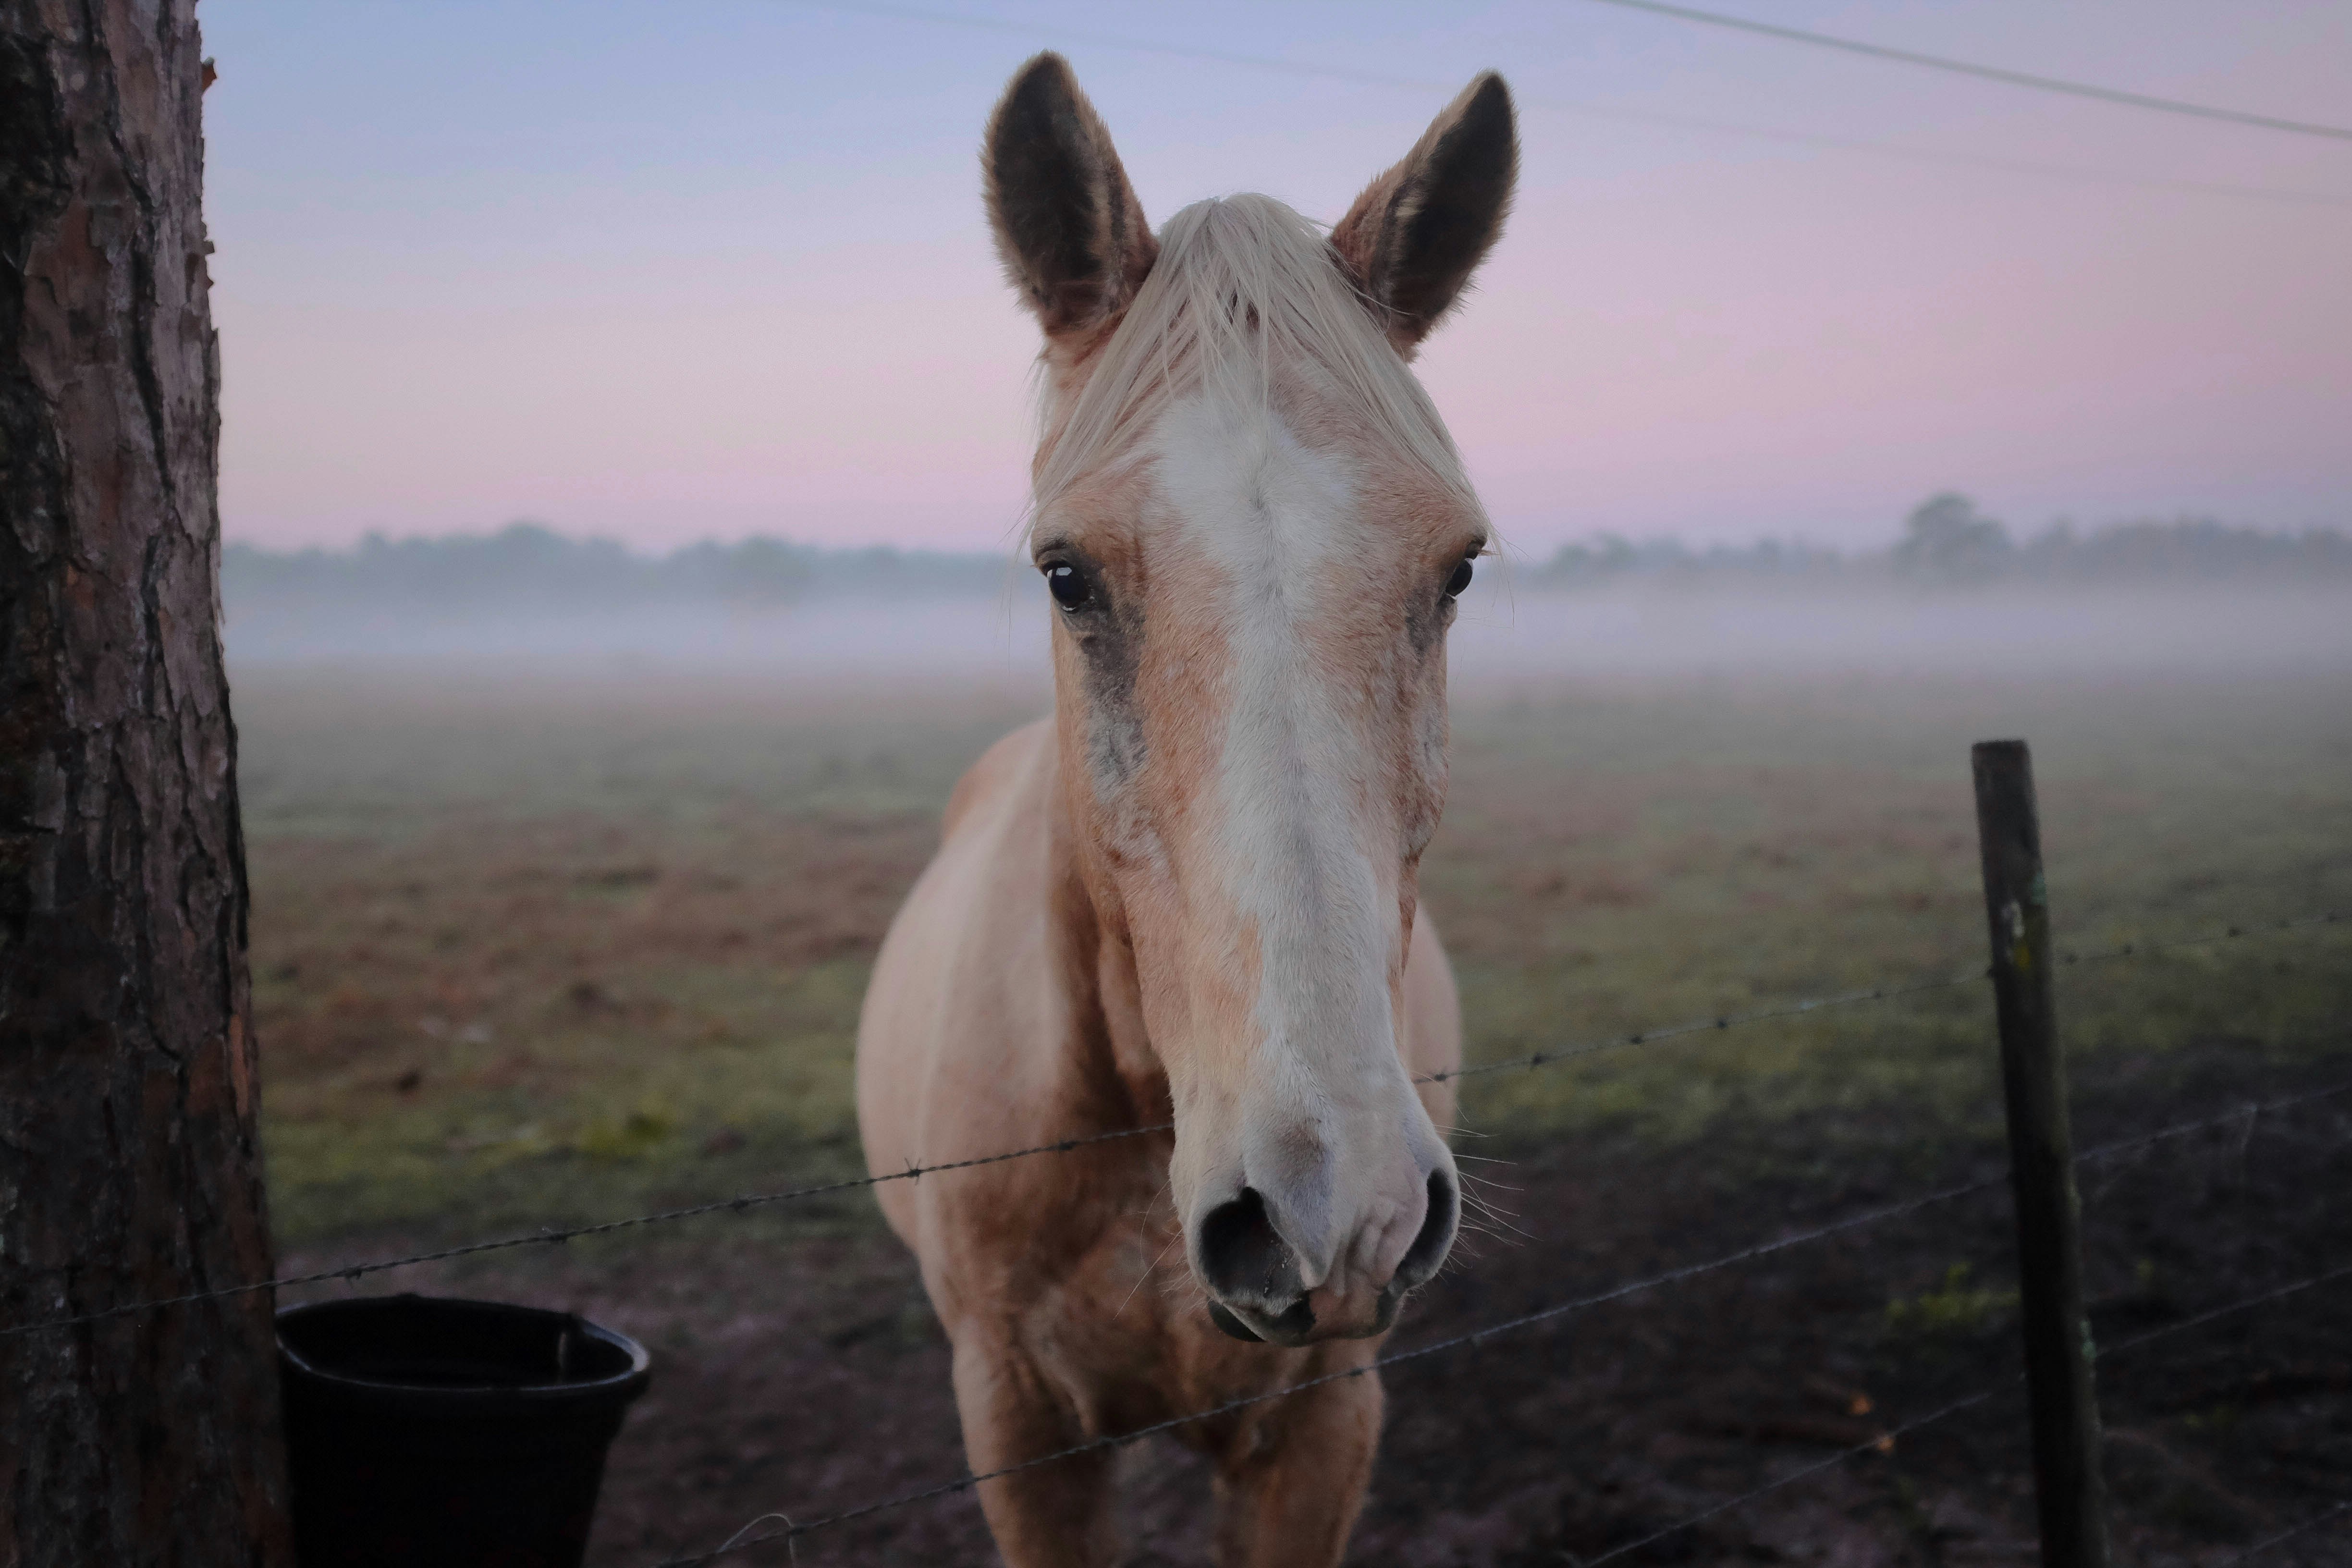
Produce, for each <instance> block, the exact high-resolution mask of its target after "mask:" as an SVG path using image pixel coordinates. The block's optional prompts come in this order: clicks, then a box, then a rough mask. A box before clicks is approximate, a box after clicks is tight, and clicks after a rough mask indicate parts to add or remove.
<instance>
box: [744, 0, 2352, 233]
mask: <svg viewBox="0 0 2352 1568" xmlns="http://www.w3.org/2000/svg"><path fill="white" fill-rule="evenodd" d="M782 3H783V4H788V5H797V6H799V7H801V8H803V9H804V10H812V11H830V12H834V13H835V14H837V15H843V16H871V17H877V18H881V19H884V20H888V21H898V22H913V23H919V24H922V25H925V26H938V27H957V28H962V29H964V30H966V31H971V32H982V33H994V34H997V35H1000V36H1009V37H1023V38H1029V39H1034V40H1048V39H1050V40H1053V41H1056V42H1062V43H1068V44H1085V45H1089V46H1092V47H1097V48H1105V49H1117V50H1119V51H1121V52H1123V53H1129V54H1139V55H1158V56H1161V57H1163V58H1171V59H1185V60H1201V61H1203V62H1205V63H1208V64H1211V65H1225V66H1238V67H1240V68H1243V69H1245V70H1257V71H1267V72H1271V73H1273V74H1276V75H1279V76H1289V77H1300V78H1306V79H1311V80H1321V81H1335V82H1346V83H1349V84H1351V85H1354V86H1358V87H1379V88H1391V89H1402V90H1407V91H1412V92H1433V93H1446V94H1450V93H1452V92H1454V91H1455V90H1456V89H1458V88H1459V87H1460V86H1461V84H1460V83H1459V82H1444V81H1437V80H1434V79H1427V78H1418V77H1403V76H1394V75H1391V74H1389V73H1387V72H1383V71H1367V70H1358V69H1355V68H1351V67H1347V66H1334V65H1323V64H1318V63H1315V62H1313V61H1307V60H1289V59H1283V58H1279V57H1276V56H1269V55H1250V54H1243V53H1240V52H1237V51H1235V50H1232V49H1215V48H1205V47H1193V46H1190V45H1184V44H1165V43H1158V42H1155V41H1153V40H1151V39H1149V38H1138V37H1129V36H1127V35H1122V34H1118V33H1106V32H1101V31H1097V30H1093V29H1087V28H1073V27H1064V26H1045V25H1034V26H1033V25H1030V24H1027V23H1022V22H1007V21H1003V20H1000V19H998V18H996V17H993V16H953V15H950V14H948V13H944V12H939V11H927V10H922V9H920V8H919V7H916V6H912V5H892V4H888V3H887V0H782ZM1515 97H1516V99H1517V102H1518V103H1519V104H1520V105H1521V106H1522V107H1524V108H1527V109H1532V110H1545V111H1548V112H1550V113H1556V114H1572V115H1576V116H1579V117H1580V118H1583V119H1588V120H1602V121H1616V122H1619V123H1622V124H1630V125H1650V126H1657V127H1662V128H1664V129H1667V130H1673V131H1696V132H1702V133H1704V134H1708V135H1717V136H1739V137H1745V138H1748V139H1749V140H1752V141H1758V142H1780V143H1781V144H1783V145H1787V146H1795V147H1813V148H1819V149H1822V151H1825V152H1832V153H1855V154H1859V155H1861V156H1864V157H1872V158H1886V159H1893V160H1895V161H1896V162H1898V163H1927V164H1930V165H1935V166H1939V167H1943V168H1959V169H1982V170H1989V171H1990V172H1992V173H1995V174H2027V175H2032V176H2034V177H2037V178H2042V179H2054V180H2064V181H2068V182H2071V183H2074V184H2093V185H2118V186H2124V187H2127V188H2131V189H2137V190H2150V191H2178V192H2182V193H2186V194H2189V195H2219V196H2236V197H2242V198H2247V199H2252V200H2255V201H2267V202H2281V203H2285V204H2288V205H2295V206H2314V207H2334V208H2336V209H2339V210H2342V209H2347V208H2352V198H2347V197H2345V196H2342V195H2336V194H2335V193H2332V192H2325V191H2293V190H2276V189H2268V188H2265V187H2263V186H2259V185H2235V184H2221V183H2218V182H2214V181H2206V180H2168V179H2163V178H2151V177H2146V176H2141V175H2136V174H2111V173H2108V172H2106V171H2105V170H2100V169H2084V168H2077V167H2074V166H2071V165H2068V164H2063V163H2040V162H2036V161H2033V160H2031V159H2023V158H2003V157H1998V156H1993V155H1990V154H1986V153H1963V152H1956V151H1952V150H1948V149H1944V148H1935V147H1913V146H1907V145H1905V144H1903V143H1900V142H1876V141H1869V140H1864V139H1863V138H1859V137H1846V136H1824V135H1818V134H1815V133H1813V132H1804V131H1787V130H1780V129H1777V128H1774V127H1771V126H1763V125H1745V124H1740V123H1738V122H1737V121H1723V120H1714V119H1709V118H1707V117H1706V116H1704V115H1693V114H1675V113H1671V112H1667V111H1664V110H1643V109H1626V108H1622V107H1619V106H1615V105H1608V104H1598V103H1579V102H1573V101H1570V100H1562V99H1552V98H1543V97H1528V96H1525V95H1515Z"/></svg>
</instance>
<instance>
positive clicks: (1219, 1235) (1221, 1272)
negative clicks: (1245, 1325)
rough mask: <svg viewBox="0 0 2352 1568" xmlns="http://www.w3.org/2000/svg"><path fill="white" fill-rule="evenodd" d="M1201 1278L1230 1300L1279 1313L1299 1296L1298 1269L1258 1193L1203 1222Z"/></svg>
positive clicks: (1249, 1192) (1247, 1191)
mask: <svg viewBox="0 0 2352 1568" xmlns="http://www.w3.org/2000/svg"><path fill="white" fill-rule="evenodd" d="M1200 1254H1201V1278H1202V1281H1203V1282H1204V1283H1206V1284H1207V1285H1208V1287H1209V1289H1211V1290H1213V1291H1214V1292H1215V1293H1216V1294H1218V1295H1220V1296H1223V1297H1225V1298H1227V1299H1228V1300H1238V1301H1243V1302H1246V1303H1247V1304H1249V1305H1251V1306H1254V1307H1265V1308H1266V1309H1267V1310H1272V1311H1276V1312H1279V1311H1281V1310H1284V1309H1286V1308H1287V1307H1288V1306H1289V1305H1290V1304H1291V1302H1292V1301H1293V1300H1297V1297H1298V1295H1299V1293H1300V1292H1299V1284H1298V1263H1297V1259H1296V1258H1292V1257H1291V1256H1290V1248H1289V1247H1287V1246H1286V1245H1285V1244H1284V1242H1283V1239H1282V1237H1280V1236H1278V1235H1276V1232H1275V1228H1274V1221H1273V1220H1272V1219H1270V1218H1268V1217H1267V1215H1266V1212H1265V1199H1264V1198H1263V1197H1260V1196H1259V1195H1258V1192H1257V1189H1256V1188H1255V1187H1244V1188H1243V1189H1242V1191H1241V1195H1240V1196H1239V1197H1236V1198H1234V1199H1233V1200H1232V1201H1231V1202H1229V1203H1222V1204H1219V1205H1217V1206H1216V1207H1215V1208H1213V1209H1211V1210H1210V1211H1209V1215H1208V1217H1207V1218H1206V1219H1203V1220H1202V1222H1201V1242H1200Z"/></svg>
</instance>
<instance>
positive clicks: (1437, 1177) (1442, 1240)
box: [1396, 1171, 1462, 1290]
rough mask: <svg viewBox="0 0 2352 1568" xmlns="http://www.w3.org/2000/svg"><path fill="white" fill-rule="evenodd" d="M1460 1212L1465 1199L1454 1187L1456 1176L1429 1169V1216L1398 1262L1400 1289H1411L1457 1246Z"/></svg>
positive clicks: (1431, 1272)
mask: <svg viewBox="0 0 2352 1568" xmlns="http://www.w3.org/2000/svg"><path fill="white" fill-rule="evenodd" d="M1461 1212H1462V1199H1461V1196H1460V1194H1457V1193H1456V1192H1455V1191H1454V1178H1453V1177H1452V1176H1451V1175H1450V1174H1448V1173H1446V1172H1444V1171H1432V1172H1430V1173H1429V1217H1428V1218H1426V1219H1424V1220H1423V1221H1422V1222H1421V1234H1420V1235H1419V1236H1416V1237H1413V1238H1412V1246H1411V1247H1406V1248H1405V1253H1404V1257H1403V1258H1402V1260H1400V1261H1399V1262H1398V1264H1397V1271H1396V1288H1397V1289H1400V1290H1410V1289H1412V1288H1413V1287H1414V1286H1416V1285H1418V1284H1420V1283H1421V1282H1422V1281H1423V1280H1424V1279H1428V1278H1429V1277H1430V1276H1431V1275H1433V1274H1434V1273H1436V1272H1437V1266H1438V1265H1439V1264H1441V1263H1443V1262H1444V1261H1445V1254H1446V1252H1447V1250H1448V1249H1449V1248H1451V1247H1453V1245H1454V1222H1455V1221H1456V1220H1457V1219H1458V1218H1459V1217H1460V1216H1461Z"/></svg>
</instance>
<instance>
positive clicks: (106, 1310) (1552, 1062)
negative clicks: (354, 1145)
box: [0, 912, 2341, 1340]
mask: <svg viewBox="0 0 2352 1568" xmlns="http://www.w3.org/2000/svg"><path fill="white" fill-rule="evenodd" d="M2340 918H2341V917H2339V916H2337V915H2336V914H2334V913H2332V912H2330V913H2322V914H2317V915H2306V916H2304V917H2301V918H2299V919H2296V920H2290V921H2274V922H2272V923H2270V924H2266V925H2265V924H2249V925H2231V926H2228V927H2225V928H2224V929H2223V930H2222V931H2219V932H2214V933H2210V934H2207V935H2202V936H2190V937H2179V938H2174V939H2170V940H2168V941H2165V942H2125V943H2123V944H2121V945H2120V946H2116V947H2112V948H2105V949H2095V950H2093V951H2090V952H2062V953H2061V954H2060V955H2059V957H2060V962H2062V963H2069V964H2072V963H2103V962H2107V961H2110V960H2116V959H2124V958H2144V957H2147V956H2150V955H2152V954H2156V953H2162V952H2175V951H2178V950H2179V949H2183V948H2190V947H2203V946H2208V945H2210V944H2211V943H2214V942H2229V941H2233V940H2237V939H2241V938H2245V937H2257V936H2270V935H2274V934H2277V933H2279V932H2282V931H2296V930H2302V929H2305V928H2307V927H2313V926H2321V925H2332V924H2335V923H2336V922H2337V921H2338V920H2339V919H2340ZM1985 978H1987V975H1986V973H1985V972H1984V971H1981V970H1979V971H1976V972H1973V973H1967V974H1958V975H1952V976H1948V977H1946V978H1942V979H1929V980H1918V981H1910V982H1906V983H1902V984H1887V985H1877V986H1872V987H1870V988H1869V989H1867V990H1861V991H1847V992H1842V993H1839V994H1835V995H1831V996H1817V997H1811V998H1808V999H1806V1000H1803V1001H1798V1002H1787V1003H1780V1004H1776V1005H1771V1006H1768V1007H1759V1008H1755V1009H1752V1010H1750V1011H1748V1012H1745V1013H1729V1014H1723V1015H1720V1016H1717V1017H1714V1018H1711V1019H1703V1020H1700V1021H1697V1022H1694V1023H1685V1024H1674V1025H1669V1026H1665V1027H1664V1028H1655V1029H1645V1030H1642V1031H1640V1032H1638V1033H1635V1034H1631V1035H1620V1036H1616V1037H1612V1038H1610V1039H1605V1040H1596V1041H1592V1042H1591V1043H1589V1044H1585V1045H1580V1046H1570V1047H1563V1048H1560V1049H1558V1050H1552V1051H1537V1052H1534V1053H1532V1054H1531V1055H1528V1056H1524V1057H1513V1058H1508V1059H1507V1060H1504V1061H1499V1062H1486V1063H1481V1064H1479V1065H1477V1066H1475V1067H1466V1068H1449V1069H1447V1070H1446V1071H1444V1072H1436V1073H1429V1074H1426V1075H1423V1077H1420V1078H1416V1079H1413V1081H1414V1082H1415V1083H1444V1082H1448V1081H1451V1080H1453V1079H1465V1078H1475V1077H1479V1076H1481V1075H1483V1074H1486V1073H1494V1072H1502V1071H1506V1070H1508V1069H1512V1068H1517V1069H1521V1070H1532V1069H1534V1068H1542V1067H1551V1066H1556V1065H1558V1064H1559V1063H1561V1062H1565V1061H1573V1060H1575V1059H1577V1058H1581V1057H1588V1056H1591V1055H1594V1054H1595V1053H1597V1052H1601V1051H1605V1050H1612V1049H1615V1048H1619V1047H1628V1046H1644V1045H1654V1044H1657V1043H1659V1042H1661V1041H1664V1040H1671V1039H1677V1038H1681V1037H1685V1036H1688V1035H1696V1034H1703V1033H1705V1032H1706V1031H1709V1030H1717V1029H1731V1028H1737V1027H1739V1026H1743V1025H1747V1024H1756V1023H1762V1022H1764V1021H1766V1020H1769V1019H1773V1018H1791V1017H1800V1016H1804V1015H1806V1014H1809V1013H1817V1012H1822V1011H1825V1010H1828V1009H1831V1008H1836V1007H1849V1006H1854V1005H1860V1004H1863V1003H1866V1002H1885V1001H1892V1000H1894V999H1895V998H1897V997H1903V996H1915V995H1917V994H1921V993H1923V992H1928V991H1940V990H1947V989H1949V988H1951V987H1954V986H1960V985H1968V984H1975V983H1977V982H1979V981H1982V980H1984V979H1985ZM2240 1113H2241V1114H2242V1112H2240ZM1174 1127H1175V1124H1174V1123H1173V1122H1168V1121H1160V1122H1154V1123H1152V1124H1150V1126H1146V1127H1121V1128H1115V1129H1112V1130H1111V1131H1107V1132H1089V1133H1086V1134H1083V1135H1080V1136H1076V1137H1071V1138H1064V1139H1059V1140H1057V1141H1055V1142H1050V1143H1034V1144H1031V1145H1030V1146H1029V1147H1027V1148H1025V1149H1012V1150H1007V1151H1006V1152H1003V1153H1001V1154H982V1155H977V1156H975V1157H973V1158H971V1159H968V1160H945V1161H941V1162H940V1163H937V1164H932V1165H909V1166H908V1167H907V1168H906V1169H905V1170H903V1171H890V1172H886V1173H883V1174H881V1175H866V1176H850V1177H844V1178H843V1179H841V1180H839V1181H835V1182H817V1183H813V1184H808V1185H804V1186H798V1187H785V1188H781V1189H776V1190H772V1191H765V1192H751V1193H739V1194H736V1195H734V1196H732V1197H725V1198H714V1199H711V1200H710V1201H709V1202H707V1203H698V1204H688V1205H682V1206H680V1207H677V1208H667V1209H657V1210H655V1211H653V1212H652V1213H649V1214H640V1215H627V1216H625V1217H624V1218H621V1219H610V1220H600V1221H596V1222H594V1223H592V1224H588V1225H577V1226H542V1227H541V1228H540V1229H538V1230H535V1231H531V1232H529V1233H526V1234H521V1235H515V1236H505V1237H493V1238H491V1239H488V1240H485V1241H473V1242H467V1243H464V1244H462V1245H460V1246H457V1247H438V1248H436V1249H434V1250H431V1251H427V1252H416V1253H411V1254H409V1255H407V1256H405V1257H402V1258H376V1259H373V1260H372V1261H369V1262H365V1263H352V1264H345V1265H343V1266H341V1267H339V1268H320V1269H313V1270H311V1271H310V1272H308V1273H303V1274H289V1275H281V1276H279V1277H278V1278H275V1279H260V1280H254V1281H251V1282H248V1283H245V1284H237V1285H222V1286H216V1287H214V1288H212V1289H205V1290H190V1291H186V1292H184V1293H183V1294H180V1295H176V1296H160V1297H155V1298H152V1299H151V1300H142V1301H131V1302H126V1303H124V1304H122V1305H120V1306H114V1307H103V1308H100V1309H98V1310H94V1311H88V1312H79V1313H73V1314H70V1315H67V1316H61V1317H56V1318H46V1319H42V1320H40V1321H36V1322H30V1323H14V1324H10V1325H8V1326H6V1327H5V1328H0V1340H7V1339H14V1338H16V1337H17V1336H19V1335H23V1334H31V1333H41V1332H46V1331H53V1330H59V1329H69V1328H77V1327H79V1326H81V1325H84V1324H87V1323H96V1322H102V1321H106V1320H108V1319H110V1318H120V1317H124V1316H128V1315H130V1314H131V1313H134V1312H149V1311H157V1310H162V1309H163V1308H167V1307H184V1306H190V1305H193V1304H194V1303H196V1302H199V1301H215V1300H223V1299H225V1298H227V1297H231V1296H244V1295H250V1294H252V1293H253V1292H255V1291H257V1290H276V1289H289V1288H290V1287H293V1286H297V1285H320V1284H326V1283H328V1282H330V1281H332V1280H337V1279H341V1280H343V1281H345V1282H347V1283H356V1282H357V1281H359V1280H361V1279H365V1278H366V1277H368V1276H369V1275H372V1274H383V1273H387V1272H389V1271H390V1270H392V1269H395V1268H415V1267H416V1266H419V1265H422V1264H426V1263H446V1262H448V1261H450V1260H451V1259H454V1258H471V1257H476V1256H478V1255H479V1254H482V1253H486V1252H502V1251H507V1250H509V1249H512V1248H515V1247H560V1246H562V1245H563V1244H564V1243H566V1242H571V1241H578V1240H581V1239H583V1238H586V1237H598V1236H610V1235H613V1234H614V1233H616V1232H619V1231H625V1230H635V1229H637V1228H639V1227H640V1226H651V1225H665V1224H668V1223H670V1222H672V1221H676V1220H686V1219H697V1218H700V1217H702V1216H703V1215H714V1214H719V1213H733V1214H742V1213H745V1212H747V1211H749V1210H751V1209H754V1208H763V1207H766V1206H768V1205H773V1204H782V1203H793V1202H797V1201H800V1200H803V1199H806V1198H814V1197H824V1196H827V1195H830V1194H836V1193H847V1192H856V1191H860V1190H862V1189H865V1188H867V1187H878V1186H881V1185H883V1184H886V1183H889V1182H912V1181H919V1180H920V1179H922V1178H923V1177H925V1176H929V1175H936V1174H939V1173H942V1172H948V1171H969V1170H974V1169H977V1168H979V1167H981V1166H983V1165H1001V1164H1003V1163H1006V1162H1008V1161H1012V1160H1025V1159H1028V1158H1030V1157H1031V1156H1033V1155H1037V1154H1065V1153H1068V1152H1072V1151H1074V1150H1077V1149H1084V1148H1089V1147H1092V1146H1093V1145H1095V1144H1098V1143H1111V1142H1118V1141H1119V1140H1122V1139H1127V1138H1143V1137H1149V1136H1150V1135H1151V1134H1153V1133H1157V1132H1168V1131H1174Z"/></svg>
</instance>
